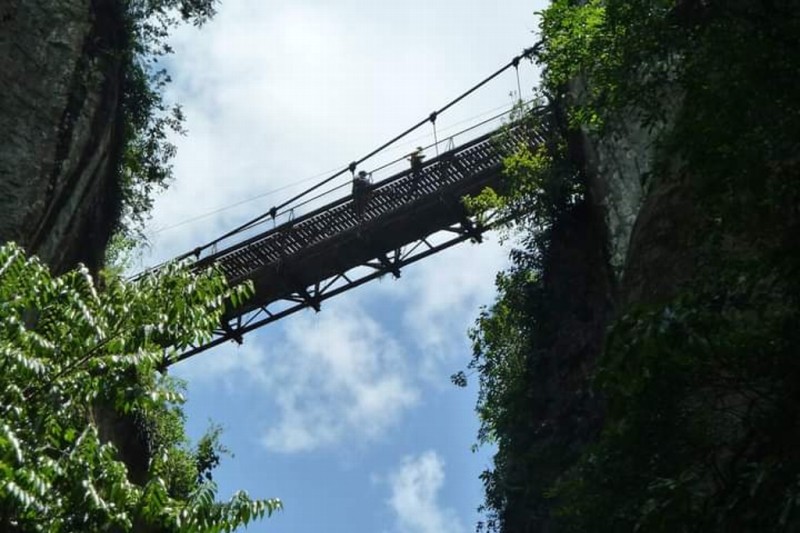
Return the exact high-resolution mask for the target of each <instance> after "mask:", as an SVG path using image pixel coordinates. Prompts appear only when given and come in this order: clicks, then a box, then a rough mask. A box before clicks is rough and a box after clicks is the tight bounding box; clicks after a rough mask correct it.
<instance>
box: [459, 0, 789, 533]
mask: <svg viewBox="0 0 800 533" xmlns="http://www.w3.org/2000/svg"><path fill="white" fill-rule="evenodd" d="M541 15H542V16H541V24H540V27H541V29H542V34H543V39H544V46H543V48H542V52H541V54H540V56H539V61H540V62H541V63H542V64H543V66H544V69H545V71H544V91H545V93H546V94H548V95H549V96H550V97H551V98H553V99H555V100H556V101H558V102H559V103H562V104H565V107H566V111H567V113H568V119H569V120H568V123H569V124H570V126H571V127H573V128H580V129H581V130H582V131H583V132H584V133H588V134H589V136H590V137H591V138H592V139H595V140H610V139H613V138H614V136H616V135H618V131H617V128H616V126H617V124H618V123H619V120H620V118H624V119H625V120H629V121H632V122H636V123H639V124H640V125H642V126H644V128H645V130H647V129H649V130H650V132H651V134H653V135H654V136H655V137H656V140H657V148H656V150H655V152H654V153H653V156H654V158H655V165H654V167H653V169H652V172H651V173H650V175H648V176H642V180H643V181H645V182H646V183H645V185H646V187H649V186H652V187H657V186H659V185H663V184H665V183H666V184H669V186H670V187H672V189H670V190H672V191H676V190H677V191H680V194H681V195H682V196H681V200H680V201H681V202H682V203H683V204H685V205H689V206H693V208H694V209H696V213H697V214H696V219H692V220H691V221H682V223H683V224H684V225H686V224H692V228H693V230H694V232H693V234H692V235H691V237H690V238H689V242H684V243H682V244H683V246H685V249H677V248H676V249H675V250H673V252H674V254H675V255H676V256H678V255H682V254H688V255H690V256H691V261H689V262H688V264H691V265H692V266H691V268H692V271H691V272H690V273H688V274H689V275H686V278H687V279H688V281H685V282H681V283H678V282H674V283H673V282H672V281H671V280H664V281H663V282H662V285H665V286H668V285H669V284H670V283H673V286H671V287H670V289H671V290H670V291H668V293H667V294H668V296H666V297H662V298H661V299H660V300H658V301H653V302H648V303H643V304H641V305H638V306H631V305H629V306H627V307H621V308H620V309H619V310H618V313H619V314H618V319H617V320H616V321H615V322H614V324H613V325H612V328H611V330H610V333H609V335H608V337H607V339H606V346H605V352H604V354H603V356H602V358H601V359H600V362H599V367H598V369H597V374H596V377H595V378H594V380H593V383H592V384H593V386H594V392H593V393H594V394H597V395H602V396H603V397H604V398H605V400H606V402H607V408H608V412H607V414H606V419H605V425H604V427H603V432H602V435H601V436H600V437H599V439H598V440H597V441H596V442H595V443H594V444H593V445H592V446H591V447H590V448H589V449H588V450H584V451H583V452H582V456H581V458H580V460H579V461H577V463H575V462H574V457H575V455H574V454H573V455H570V454H571V453H572V452H571V451H570V450H566V449H565V450H563V451H560V452H559V451H558V450H554V449H553V447H552V446H551V447H548V446H547V435H548V429H547V428H541V427H536V426H532V425H531V420H535V419H536V417H537V416H538V413H537V412H536V410H537V409H542V410H545V409H548V408H549V407H548V405H547V404H546V403H543V402H546V401H548V400H547V399H546V398H545V400H542V401H540V400H541V396H542V395H544V396H547V392H546V391H545V392H540V390H539V389H542V388H546V387H547V386H548V383H544V382H542V381H541V374H537V369H538V367H537V365H539V364H540V360H539V357H540V353H541V350H542V348H543V347H546V346H547V344H548V339H549V338H550V337H551V336H552V333H553V331H558V329H559V327H560V324H557V323H549V322H548V320H549V319H548V316H552V315H549V314H548V309H549V308H551V307H553V306H557V305H559V302H557V301H552V300H549V299H548V298H550V297H549V296H547V295H546V294H545V293H544V292H543V289H544V285H543V283H544V281H543V276H542V270H541V267H542V258H543V257H546V256H547V254H548V253H550V250H551V248H552V241H551V240H550V238H549V234H548V228H549V227H552V224H553V223H554V221H557V220H559V219H560V218H561V217H563V216H565V215H567V214H568V213H569V209H568V208H569V204H568V203H564V202H563V201H562V202H561V203H558V202H556V203H554V204H553V205H554V206H555V208H554V209H550V210H548V209H547V206H548V201H547V200H546V198H548V197H555V198H559V197H561V198H563V197H564V195H559V194H556V195H554V196H553V195H543V194H542V193H543V190H544V187H543V186H542V183H546V184H549V187H550V188H551V189H552V190H556V191H557V190H559V187H561V188H562V189H566V190H574V189H573V187H574V184H575V183H576V180H575V175H574V172H573V171H571V170H569V167H568V166H564V167H563V168H556V167H554V166H553V165H552V164H551V163H549V162H548V159H547V158H548V156H551V157H552V161H555V162H558V161H559V158H558V156H557V155H552V154H558V153H559V152H558V150H552V149H551V150H550V151H549V152H543V153H542V154H530V153H529V154H524V153H522V154H521V155H522V157H523V161H524V163H525V164H523V165H522V166H521V167H520V166H519V165H514V162H513V161H510V165H509V168H511V169H514V170H512V172H513V173H514V175H516V174H521V175H526V174H527V175H528V178H527V181H526V183H527V184H528V186H522V187H517V188H515V189H512V191H511V193H510V195H509V196H508V198H507V199H504V198H499V197H491V196H490V195H487V196H486V197H484V198H482V199H480V201H477V203H476V204H475V207H476V208H482V207H484V206H489V207H491V208H494V209H497V208H498V206H499V208H501V209H502V208H503V205H513V204H519V205H524V206H526V207H528V208H531V209H534V210H537V211H536V212H537V213H542V215H541V217H542V218H541V219H540V220H539V221H536V220H535V217H531V218H530V219H532V220H534V221H535V222H534V223H533V224H528V225H526V226H525V231H528V232H530V233H529V234H528V237H527V238H525V239H524V240H523V242H522V245H521V248H520V249H518V250H515V251H514V252H513V253H512V260H513V266H512V268H511V269H510V270H509V271H508V272H507V273H504V274H503V275H501V276H499V278H498V289H499V296H498V299H497V301H496V303H495V304H494V306H493V307H491V308H490V309H488V310H486V311H485V312H484V313H483V314H482V315H481V317H480V319H479V320H478V322H477V327H476V330H475V331H474V332H473V342H474V347H475V359H474V360H473V363H472V365H473V367H475V368H476V369H477V370H478V371H479V375H480V380H481V393H480V394H481V396H480V398H479V404H478V410H479V413H480V415H481V417H482V428H481V432H480V434H479V440H481V441H487V440H490V441H492V442H496V443H497V445H498V452H497V454H496V456H495V465H494V469H493V470H492V471H489V472H487V473H485V474H484V481H485V482H486V491H487V499H486V507H487V509H488V511H489V518H490V523H489V524H488V525H489V526H490V528H492V527H493V528H495V529H503V528H506V529H507V530H509V531H517V530H520V531H527V530H528V529H526V528H530V527H531V524H534V523H537V520H539V519H540V518H542V517H547V515H550V518H549V519H547V520H550V521H549V524H550V525H553V524H556V525H557V526H558V527H559V528H560V529H559V530H566V531H593V532H594V531H598V532H600V531H655V532H658V531H665V532H666V531H670V532H672V531H797V530H798V528H800V525H798V524H800V515H799V514H798V509H797V505H798V502H800V499H799V498H798V496H799V495H800V493H799V492H798V491H799V490H800V489H798V487H800V455H799V454H798V453H797V446H796V443H797V441H798V438H799V437H800V435H798V433H797V419H798V417H799V416H800V386H798V383H800V374H799V373H798V372H799V371H800V367H798V362H797V358H796V351H797V348H796V347H797V345H798V341H800V339H798V333H797V331H798V330H797V327H796V324H797V322H798V318H800V317H799V316H798V309H800V302H798V299H797V295H798V294H800V263H799V262H798V259H797V258H798V257H800V250H798V246H797V238H796V236H797V234H798V230H800V214H798V211H797V206H798V205H800V163H798V158H797V153H800V142H799V141H798V136H797V132H800V92H798V91H797V87H796V85H797V72H798V71H800V39H798V38H797V35H800V5H798V4H797V3H796V2H792V1H788V0H775V1H769V2H759V1H755V0H733V1H729V2H684V1H676V0H589V1H587V2H577V1H570V0H555V1H554V2H553V3H552V5H551V6H550V7H549V8H548V9H546V10H545V11H544V12H543V13H542V14H541ZM553 145H554V146H558V142H554V143H553ZM562 153H563V152H562ZM526 169H527V170H526ZM543 176H544V177H546V179H545V181H542V179H541V178H542V177H543ZM559 184H561V185H559ZM578 190H579V188H578ZM515 194H518V196H517V197H515ZM567 196H569V194H568V195H567ZM543 198H544V199H545V200H543ZM481 202H483V203H481ZM506 202H507V203H506ZM565 207H566V209H564V208H565ZM667 216H675V215H674V214H667ZM530 219H529V220H530ZM536 222H538V224H537V223H536ZM641 275H644V276H647V275H648V273H643V274H641ZM650 275H651V276H652V275H653V274H650ZM651 281H653V282H654V283H655V281H654V280H651ZM537 379H538V380H539V381H537ZM553 397H554V394H553V393H552V392H551V394H550V396H549V398H550V400H549V401H552V398H553ZM557 478H558V482H557V483H555V484H553V483H552V480H555V479H557ZM547 480H550V482H548V481H547ZM553 510H555V511H556V514H557V516H552V513H553Z"/></svg>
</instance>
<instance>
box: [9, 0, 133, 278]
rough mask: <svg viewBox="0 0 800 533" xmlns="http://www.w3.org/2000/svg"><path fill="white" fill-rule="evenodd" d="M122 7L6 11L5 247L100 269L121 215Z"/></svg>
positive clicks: (13, 6)
mask: <svg viewBox="0 0 800 533" xmlns="http://www.w3.org/2000/svg"><path fill="white" fill-rule="evenodd" d="M119 10H120V4H119V3H118V2H114V1H107V0H10V1H6V2H4V3H3V4H2V6H0V87H2V91H0V213H2V217H0V241H9V240H13V241H16V242H18V243H20V244H21V245H23V246H24V247H25V248H26V249H27V250H28V251H30V252H32V253H35V254H37V255H39V256H40V257H41V258H42V259H43V260H44V261H45V262H46V263H47V264H49V265H50V266H51V268H52V269H53V270H54V271H56V272H63V271H65V270H67V269H69V268H70V267H72V266H74V265H75V264H76V263H77V262H83V263H85V264H87V265H88V266H90V268H92V269H96V268H97V267H98V266H99V265H100V263H101V261H102V257H103V253H104V250H105V247H106V244H107V242H108V239H109V236H110V234H111V231H112V229H113V227H114V225H115V223H116V221H117V218H118V216H119V210H120V201H119V192H118V191H119V185H118V179H117V172H118V167H119V160H120V157H121V154H120V150H121V144H122V143H121V138H122V134H123V131H122V128H123V124H122V121H121V118H120V116H121V115H120V105H121V101H120V99H121V89H122V85H121V84H122V76H121V68H122V53H121V51H122V49H123V47H124V44H125V43H124V42H123V37H122V36H123V35H124V32H123V31H122V27H121V24H122V21H121V15H120V12H119Z"/></svg>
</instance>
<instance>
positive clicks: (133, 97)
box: [116, 0, 217, 248]
mask: <svg viewBox="0 0 800 533" xmlns="http://www.w3.org/2000/svg"><path fill="white" fill-rule="evenodd" d="M216 3H217V1H216V0H125V1H123V2H121V3H120V4H121V9H122V15H121V19H122V26H123V33H124V43H125V44H124V46H123V47H122V49H121V50H120V51H119V52H118V53H119V54H120V55H121V56H122V67H121V72H122V77H123V80H122V91H121V92H122V98H121V112H122V118H121V122H122V124H123V126H124V132H123V141H122V145H123V148H122V160H121V163H120V166H119V172H118V181H119V190H120V194H121V201H122V218H121V220H120V221H119V223H118V228H117V232H118V233H119V234H120V235H121V236H122V238H121V239H120V238H118V239H117V241H116V242H117V244H118V245H119V243H122V244H123V248H134V247H135V246H136V245H137V241H139V242H141V241H144V240H145V239H144V235H143V234H142V230H143V226H144V223H145V221H146V220H147V217H148V214H149V212H150V211H151V209H152V207H153V198H154V196H155V194H156V193H158V192H160V191H162V190H164V189H165V188H166V187H167V186H168V185H169V183H170V181H171V179H172V163H171V161H172V159H173V157H174V156H175V145H174V144H173V143H172V141H171V137H172V136H174V135H180V134H183V133H185V131H184V129H183V121H184V116H183V112H182V110H181V107H180V105H177V104H169V103H168V102H167V101H166V99H165V96H164V90H165V87H166V85H167V84H168V83H169V82H170V81H171V79H170V76H169V74H168V73H167V70H166V69H165V68H164V67H163V66H161V65H162V61H163V59H164V57H165V56H167V55H168V54H170V53H172V49H171V47H170V46H169V44H168V43H167V39H168V37H169V35H170V32H171V31H172V30H173V29H174V28H176V27H177V26H179V25H180V24H182V23H191V24H194V25H195V26H201V25H203V24H205V23H206V22H207V21H209V20H210V19H211V18H212V17H213V16H214V14H215V12H216V9H215V6H216Z"/></svg>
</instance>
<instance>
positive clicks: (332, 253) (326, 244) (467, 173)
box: [180, 126, 543, 359]
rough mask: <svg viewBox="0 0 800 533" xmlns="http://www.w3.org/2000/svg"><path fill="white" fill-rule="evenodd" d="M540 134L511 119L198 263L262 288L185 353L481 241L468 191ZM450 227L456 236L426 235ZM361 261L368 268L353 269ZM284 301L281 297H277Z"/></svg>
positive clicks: (493, 182)
mask: <svg viewBox="0 0 800 533" xmlns="http://www.w3.org/2000/svg"><path fill="white" fill-rule="evenodd" d="M542 140H543V138H542V135H541V132H538V131H532V130H531V129H530V128H526V127H523V126H512V127H508V128H504V129H502V131H499V130H498V131H494V132H491V133H488V134H486V135H483V136H481V137H479V138H477V139H475V140H473V141H470V142H468V143H466V144H464V145H461V146H458V147H456V148H454V149H452V150H449V151H447V152H445V153H443V154H441V155H440V156H438V157H435V158H432V159H431V160H429V161H427V162H425V163H424V164H422V165H421V166H420V167H419V168H418V169H416V170H411V169H408V170H405V171H403V172H400V173H398V174H396V175H394V176H391V177H389V178H387V179H385V180H383V181H381V182H378V183H376V184H374V185H372V186H371V187H370V190H369V192H368V193H367V196H366V197H365V198H366V200H363V199H362V200H357V199H356V198H354V196H353V195H352V194H351V195H349V196H346V197H344V198H341V199H339V200H337V201H335V202H333V203H331V204H328V205H326V206H323V207H321V208H319V209H317V210H315V211H312V212H310V213H307V214H305V215H303V216H301V217H298V218H297V219H295V220H292V221H290V222H287V223H285V224H282V225H280V226H278V227H276V228H274V229H271V230H269V231H266V232H264V233H262V234H260V235H256V236H255V237H252V238H250V239H247V240H245V241H243V242H241V243H238V244H235V245H233V246H231V247H229V248H227V249H225V250H221V251H219V252H217V253H215V254H213V255H210V256H208V257H204V258H202V259H200V260H199V261H197V262H196V263H195V265H194V266H193V268H194V269H201V268H205V267H207V266H209V265H211V264H214V263H216V264H217V265H218V266H219V268H221V270H222V272H223V273H224V274H225V276H226V277H227V279H228V281H229V283H231V284H236V283H241V282H243V281H246V280H249V281H252V282H253V285H254V287H255V294H254V296H253V297H252V298H250V299H249V300H248V301H247V302H245V303H244V304H243V305H242V306H240V307H238V308H235V309H231V310H229V312H228V314H227V316H226V321H225V323H224V324H223V326H222V327H221V328H220V329H219V330H218V331H217V332H215V337H214V339H212V340H211V341H210V342H209V343H207V344H205V345H202V346H197V347H195V348H193V349H191V350H189V351H187V352H186V353H184V354H183V355H182V356H181V357H180V359H185V358H187V357H190V356H192V355H194V354H196V353H198V352H200V351H203V350H205V349H208V348H210V347H212V346H215V345H217V344H220V343H222V342H225V341H226V340H236V341H239V342H241V336H242V335H243V334H244V333H246V332H248V331H251V330H253V329H255V328H257V327H260V326H262V325H264V324H266V323H269V322H272V321H274V320H277V319H279V318H282V317H283V316H286V315H288V314H290V313H293V312H295V311H298V310H300V309H303V308H307V307H311V308H314V309H317V310H319V306H320V303H321V301H322V300H324V299H327V298H329V297H331V296H334V295H336V294H339V293H341V292H343V291H345V290H348V289H350V288H353V287H356V286H358V285H361V284H363V283H365V282H367V281H369V280H371V279H375V278H377V277H380V276H382V275H384V274H386V273H391V274H393V275H395V276H398V277H399V275H400V267H402V266H405V265H407V264H409V263H412V262H414V261H417V260H419V259H421V258H423V257H427V256H428V255H431V254H433V253H436V252H438V251H440V250H442V249H444V248H447V247H450V246H452V245H454V244H457V243H459V242H463V241H464V240H468V239H473V240H480V235H481V233H482V232H483V231H485V230H486V229H487V228H484V227H480V226H479V225H478V224H477V222H476V221H475V220H473V219H472V218H471V217H470V216H469V214H468V213H467V212H466V211H465V209H464V208H463V206H462V204H461V199H462V198H463V197H464V196H465V195H470V194H476V193H478V192H480V191H481V190H483V189H484V188H485V187H487V186H497V185H498V184H499V183H500V182H501V178H502V169H503V158H504V157H505V156H506V155H507V154H509V153H511V152H512V151H513V150H514V149H515V148H516V147H518V146H519V145H520V144H523V143H524V144H528V145H536V144H539V143H540V142H542ZM442 230H447V231H449V232H450V234H449V235H450V239H449V240H446V241H444V242H441V243H439V244H436V245H434V244H431V243H430V242H429V241H428V240H427V238H428V237H429V236H430V235H432V234H434V233H437V232H440V231H442ZM358 267H367V268H366V269H364V268H362V269H360V271H354V269H358ZM278 303H281V304H282V305H277V304H278Z"/></svg>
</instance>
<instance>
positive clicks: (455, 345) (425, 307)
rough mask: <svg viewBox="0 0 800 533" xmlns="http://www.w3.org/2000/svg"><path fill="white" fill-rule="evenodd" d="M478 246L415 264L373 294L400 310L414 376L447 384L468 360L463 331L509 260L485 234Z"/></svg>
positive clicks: (492, 237) (489, 298) (493, 238)
mask: <svg viewBox="0 0 800 533" xmlns="http://www.w3.org/2000/svg"><path fill="white" fill-rule="evenodd" d="M485 241H486V242H484V243H483V244H480V245H475V244H461V245H459V246H456V247H454V248H451V249H449V250H447V251H445V252H442V253H441V254H439V255H435V256H432V257H430V258H427V259H425V261H423V262H421V263H418V264H415V265H413V266H412V267H410V268H409V269H407V270H406V271H405V272H404V273H403V277H402V279H401V280H399V281H398V282H397V283H382V284H379V285H376V286H375V287H374V288H373V293H372V294H373V295H375V297H378V298H384V299H387V298H388V299H391V300H392V301H393V302H394V303H393V305H395V306H397V307H398V308H400V309H402V310H403V312H402V326H403V329H404V331H406V332H407V333H406V335H405V337H406V338H407V339H412V340H413V343H412V344H413V347H414V348H415V351H417V352H419V354H420V357H419V361H420V362H419V375H420V376H422V377H423V378H426V379H430V380H433V381H435V382H439V383H442V384H444V385H449V381H448V380H447V379H444V380H443V379H442V376H448V375H450V374H451V373H453V372H454V371H455V370H459V369H460V368H461V367H463V365H464V364H466V361H467V360H468V358H469V354H470V351H469V343H468V340H467V335H466V333H467V330H468V329H469V328H470V327H471V326H472V324H473V322H474V320H475V318H476V317H477V316H478V312H479V309H480V307H481V305H486V304H489V303H491V301H492V298H493V295H494V293H495V287H494V280H495V274H496V273H497V272H498V271H499V270H501V269H503V268H504V267H505V266H506V265H507V264H508V259H507V257H508V249H507V248H504V247H501V246H500V245H499V244H498V243H497V237H496V236H495V235H493V234H490V235H487V236H486V239H485Z"/></svg>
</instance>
